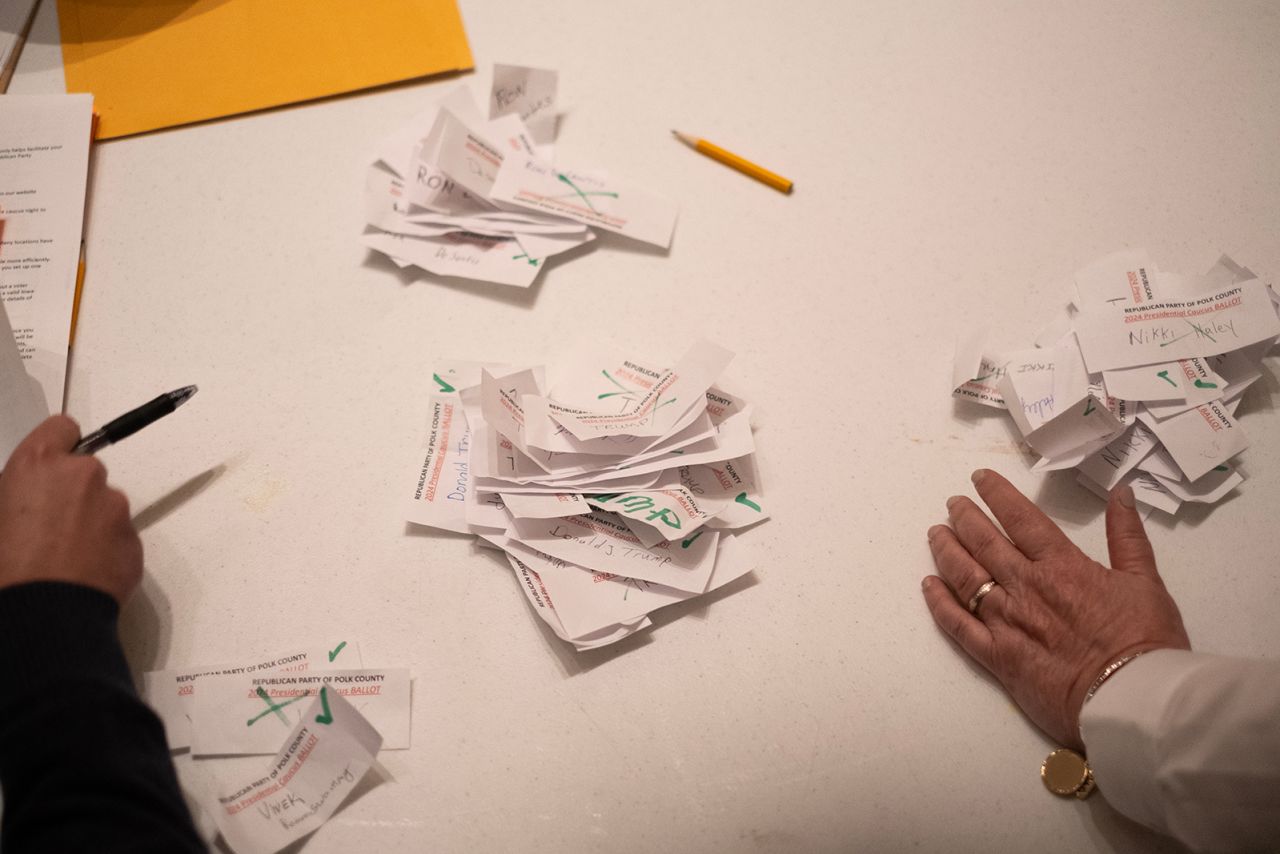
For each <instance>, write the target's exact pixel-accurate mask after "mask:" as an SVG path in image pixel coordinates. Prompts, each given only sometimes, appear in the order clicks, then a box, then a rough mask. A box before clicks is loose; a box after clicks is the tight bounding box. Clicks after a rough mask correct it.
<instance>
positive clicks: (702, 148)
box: [671, 130, 793, 193]
mask: <svg viewBox="0 0 1280 854" xmlns="http://www.w3.org/2000/svg"><path fill="white" fill-rule="evenodd" d="M671 133H672V134H673V135H674V136H675V138H676V139H678V140H680V141H681V142H683V143H684V144H685V145H687V146H689V147H690V148H692V149H693V150H694V151H696V152H698V153H699V154H705V155H707V156H708V157H710V158H711V159H712V160H719V161H720V162H721V163H723V164H724V165H725V166H728V167H729V168H730V169H737V170H738V171H739V172H741V173H742V174H744V175H749V176H751V177H752V178H755V179H756V180H757V181H759V182H760V183H762V184H768V185H769V186H770V187H773V189H775V190H777V191H778V192H780V193H790V192H791V187H792V186H793V185H792V183H791V182H790V181H789V180H787V179H786V178H783V177H782V176H781V175H779V174H777V173H776V172H770V171H769V170H768V169H765V168H764V167H763V166H757V165H756V164H754V163H752V162H751V161H750V160H747V159H746V158H743V157H739V156H738V155H736V154H734V153H733V152H732V151H725V150H724V149H723V148H721V147H720V146H718V145H715V144H714V143H710V142H707V141H706V140H705V139H698V138H697V137H693V136H689V134H687V133H680V131H678V130H673V131H672V132H671Z"/></svg>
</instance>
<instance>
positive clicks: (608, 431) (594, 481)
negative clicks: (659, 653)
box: [406, 341, 768, 650]
mask: <svg viewBox="0 0 1280 854" xmlns="http://www.w3.org/2000/svg"><path fill="white" fill-rule="evenodd" d="M732 357H733V356H732V354H731V353H730V352H729V351H727V350H725V349H723V348H721V347H719V346H717V345H715V344H712V343H710V342H708V341H701V342H699V343H697V344H695V345H694V346H693V347H692V348H690V349H689V351H688V352H687V353H685V354H684V355H683V356H682V357H681V358H680V359H679V361H678V362H676V364H675V365H674V366H673V367H665V366H663V365H662V364H661V363H654V362H652V361H650V360H648V359H644V358H641V357H638V356H635V355H632V354H630V353H625V352H612V351H610V350H607V349H604V348H591V349H587V350H584V351H583V352H579V353H575V354H574V355H572V356H570V357H569V358H566V359H565V360H564V361H563V362H561V363H559V364H557V365H553V366H551V367H549V368H545V369H544V368H533V369H520V370H517V369H514V368H511V367H506V366H501V365H486V364H477V363H449V364H442V365H439V366H438V367H437V372H436V373H435V374H434V376H433V378H434V381H435V383H436V385H437V387H438V392H437V393H434V394H432V396H431V398H430V401H429V410H428V413H429V414H428V420H427V425H426V433H425V435H424V438H423V443H422V447H421V448H419V449H418V450H417V451H416V452H415V454H414V464H413V477H412V493H411V497H410V499H409V502H408V505H407V507H406V512H407V518H408V520H409V521H410V522H413V523H416V524H420V525H427V526H430V527H433V528H441V529H443V530H446V531H457V532H462V533H474V534H477V535H478V536H479V537H480V540H481V542H482V543H483V544H485V545H488V546H491V547H494V548H498V549H501V550H502V551H503V552H505V554H506V558H507V561H508V562H509V563H510V566H511V569H512V571H513V572H514V573H515V576H516V579H517V582H518V584H519V586H520V589H521V590H523V591H524V594H525V596H526V597H527V598H528V600H529V603H530V605H531V606H532V607H533V610H534V612H535V613H537V614H538V616H539V617H541V618H542V619H543V620H544V621H545V622H546V623H547V625H548V626H549V627H550V628H551V630H552V631H553V632H554V633H555V634H556V635H557V636H558V637H560V638H561V639H563V640H565V641H568V642H570V643H572V644H573V645H574V647H576V648H577V649H579V650H584V649H591V648H594V647H599V646H604V645H605V644H609V643H613V642H615V641H618V640H620V639H622V638H624V637H626V636H628V635H630V634H633V633H634V632H637V631H639V630H641V629H644V628H645V627H647V626H649V625H650V620H649V617H648V615H649V614H650V613H651V612H653V611H655V610H657V609H658V608H662V607H663V606H666V605H670V604H673V603H676V602H682V601H685V600H687V599H691V598H693V597H695V596H698V595H700V594H703V593H706V592H708V591H710V590H714V589H715V588H717V587H722V586H723V585H725V584H728V583H729V582H731V581H733V580H734V579H736V578H739V577H740V576H742V575H745V574H746V573H747V572H749V571H751V569H752V568H753V563H752V560H751V558H750V556H749V555H748V554H747V552H746V550H745V548H744V547H743V545H742V544H741V543H740V542H739V540H738V538H737V537H736V536H735V535H734V533H733V531H734V530H736V529H739V528H743V527H746V526H749V525H753V524H755V523H757V522H760V521H763V520H764V519H766V518H768V514H767V513H766V511H765V509H764V503H763V500H762V499H761V489H760V478H759V475H758V473H757V469H756V464H755V456H754V450H755V443H754V441H753V439H752V434H751V423H750V418H751V407H750V406H749V405H748V404H747V403H746V402H745V401H743V400H741V399H740V398H738V397H735V396H734V395H732V394H730V393H729V392H726V391H724V390H722V389H721V388H719V387H717V386H716V385H715V383H716V380H717V378H718V377H719V376H720V374H721V372H722V371H723V370H724V368H725V367H726V366H727V365H728V364H729V361H730V359H732Z"/></svg>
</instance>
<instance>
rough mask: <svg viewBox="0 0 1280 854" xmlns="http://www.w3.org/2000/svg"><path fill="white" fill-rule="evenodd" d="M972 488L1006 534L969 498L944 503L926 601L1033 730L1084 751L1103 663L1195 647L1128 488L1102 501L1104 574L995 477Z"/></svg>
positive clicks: (934, 531)
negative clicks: (1087, 714) (1092, 693)
mask: <svg viewBox="0 0 1280 854" xmlns="http://www.w3.org/2000/svg"><path fill="white" fill-rule="evenodd" d="M973 483H974V486H976V487H977V490H978V494H979V495H980V496H981V497H982V500H983V501H984V502H986V504H987V506H988V507H989V508H991V512H992V513H993V514H995V517H996V519H997V520H999V522H1000V525H1001V526H1002V527H1003V528H1004V530H1005V532H1006V533H1007V534H1008V537H1005V536H1004V534H1001V533H1000V531H999V529H997V528H996V526H995V525H994V524H992V522H991V520H990V519H989V518H988V517H987V514H986V513H983V512H982V510H981V509H979V507H978V505H976V504H974V503H973V501H971V500H969V499H968V498H963V497H953V498H949V499H947V510H948V514H949V516H950V521H951V526H950V527H948V526H946V525H935V526H933V527H932V528H930V529H929V548H930V550H931V551H932V552H933V561H934V563H935V564H936V565H937V568H938V572H939V573H940V574H941V576H942V578H941V579H939V578H937V577H935V576H926V577H925V579H924V582H923V587H924V598H925V602H926V603H927V604H928V606H929V612H930V613H931V614H933V619H934V621H935V622H937V624H938V626H939V627H941V628H942V630H943V631H945V632H946V633H947V634H948V635H950V636H951V638H952V639H953V640H955V642H956V643H958V644H959V645H960V647H961V648H962V649H964V651H965V652H967V653H968V654H969V655H970V656H972V657H973V658H974V659H975V660H976V661H977V662H978V663H979V664H981V665H982V666H983V667H985V668H987V669H988V670H990V671H991V672H992V674H994V675H995V677H996V678H997V679H999V680H1000V684H1002V685H1004V687H1005V690H1007V691H1008V692H1009V693H1010V695H1012V696H1013V699H1014V701H1015V702H1017V704H1018V705H1019V706H1021V707H1022V710H1023V711H1024V712H1026V713H1027V716H1028V717H1030V718H1031V720H1032V721H1033V722H1034V723H1035V724H1036V725H1037V726H1039V727H1040V728H1041V729H1043V730H1044V731H1045V732H1046V733H1048V734H1049V735H1050V736H1052V737H1053V738H1054V739H1056V740H1057V741H1058V742H1059V743H1060V744H1064V745H1067V746H1070V747H1075V748H1077V749H1079V748H1080V747H1081V743H1080V726H1079V720H1080V708H1081V706H1082V705H1083V704H1084V698H1085V694H1086V693H1087V692H1088V690H1089V687H1090V686H1091V685H1092V684H1093V682H1094V680H1096V679H1097V678H1098V676H1099V674H1101V672H1102V671H1103V669H1104V668H1106V666H1107V665H1108V664H1110V663H1112V662H1114V661H1117V660H1119V659H1121V658H1123V657H1125V656H1127V655H1132V654H1133V653H1135V652H1145V651H1148V650H1153V649H1166V648H1168V649H1190V648H1191V642H1190V641H1189V640H1188V639H1187V631H1186V629H1184V628H1183V626H1182V616H1181V615H1180V614H1179V613H1178V606H1177V605H1176V604H1174V601H1173V598H1172V597H1171V596H1170V595H1169V593H1168V591H1167V590H1165V587H1164V583H1163V582H1162V581H1161V580H1160V575H1159V573H1158V572H1157V571H1156V560H1155V555H1154V554H1153V552H1152V550H1151V543H1150V541H1149V540H1148V539H1147V534H1146V531H1145V530H1144V529H1143V527H1142V517H1141V516H1139V515H1138V511H1137V510H1136V509H1134V499H1133V490H1132V489H1130V488H1129V487H1127V486H1125V487H1120V488H1118V489H1116V490H1115V491H1113V492H1112V494H1111V500H1110V502H1109V503H1108V504H1107V549H1108V551H1110V553H1111V566H1112V569H1107V568H1106V567H1104V566H1103V565H1102V564H1100V563H1098V562H1097V561H1096V560H1093V559H1092V558H1090V557H1089V556H1087V555H1086V554H1084V552H1082V551H1080V549H1078V548H1076V546H1075V544H1074V543H1072V542H1071V541H1070V540H1069V539H1067V536H1066V534H1064V533H1063V532H1062V530H1061V529H1060V528H1059V527H1058V526H1057V525H1055V524H1054V523H1053V522H1052V521H1051V520H1050V519H1049V517H1048V516H1046V515H1044V513H1042V512H1041V511H1040V509H1039V508H1038V507H1036V506H1035V505H1034V504H1033V503H1031V501H1030V500H1028V499H1027V498H1026V496H1024V495H1023V494H1022V493H1020V492H1019V491H1018V490H1017V489H1016V488H1015V487H1014V486H1013V484H1011V483H1009V481H1007V480H1005V479H1004V478H1003V477H1001V476H1000V475H998V474H996V473H995V472H993V471H988V470H986V469H979V470H978V471H976V472H974V473H973ZM992 579H994V580H995V581H996V583H997V585H998V586H996V587H994V588H992V590H991V591H990V592H989V593H988V594H987V595H986V596H985V597H984V598H983V599H982V600H981V602H980V603H979V605H978V608H977V614H976V616H975V615H974V614H970V613H969V609H968V603H969V600H970V599H971V598H972V597H973V595H974V594H975V593H976V592H977V590H978V588H979V587H981V586H982V585H983V584H984V583H985V582H987V581H990V580H992ZM944 581H945V582H946V583H945V584H944V583H943V582H944Z"/></svg>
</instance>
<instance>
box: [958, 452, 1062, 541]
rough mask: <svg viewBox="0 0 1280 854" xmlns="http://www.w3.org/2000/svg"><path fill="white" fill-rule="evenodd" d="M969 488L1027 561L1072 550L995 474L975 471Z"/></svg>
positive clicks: (1026, 500) (1044, 518) (1043, 517)
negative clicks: (984, 503) (997, 521)
mask: <svg viewBox="0 0 1280 854" xmlns="http://www.w3.org/2000/svg"><path fill="white" fill-rule="evenodd" d="M973 485H974V486H975V487H976V488H977V490H978V495H980V496H982V500H983V501H984V502H986V505H987V506H988V507H990V508H991V512H992V513H993V514H994V515H995V517H996V519H998V520H999V522H1000V525H1001V527H1003V528H1004V530H1005V533H1007V534H1008V535H1009V539H1011V540H1013V544H1014V545H1015V546H1017V547H1018V549H1019V550H1020V551H1021V552H1022V553H1023V554H1024V555H1026V556H1027V557H1029V558H1031V559H1032V560H1042V559H1043V558H1045V557H1048V556H1050V555H1052V554H1053V553H1054V552H1061V551H1063V550H1064V549H1074V548H1075V546H1073V545H1072V543H1071V540H1070V539H1068V538H1067V535H1066V534H1064V533H1062V529H1061V528H1059V527H1058V526H1057V525H1056V524H1054V522H1053V520H1052V519H1050V518H1049V517H1048V516H1046V515H1044V512H1043V511H1041V509H1040V508H1039V507H1037V506H1036V505H1035V504H1034V503H1033V502H1032V501H1031V499H1029V498H1027V497H1026V496H1025V495H1023V494H1022V493H1021V492H1019V491H1018V488H1017V487H1016V486H1014V485H1013V484H1012V483H1010V482H1009V481H1007V480H1005V479H1004V478H1003V477H1001V476H1000V475H999V474H997V473H996V472H993V471H991V470H990V469H978V470H977V471H975V472H974V473H973Z"/></svg>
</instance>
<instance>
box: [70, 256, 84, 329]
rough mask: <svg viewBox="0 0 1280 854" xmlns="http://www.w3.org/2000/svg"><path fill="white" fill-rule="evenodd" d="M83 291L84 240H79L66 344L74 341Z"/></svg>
mask: <svg viewBox="0 0 1280 854" xmlns="http://www.w3.org/2000/svg"><path fill="white" fill-rule="evenodd" d="M82 293H84V241H83V240H81V241H80V262H79V263H78V264H76V295H75V297H74V298H73V300H72V303H71V338H70V340H69V341H68V342H67V346H71V345H73V344H75V343H76V322H77V321H79V320H80V295H81V294H82Z"/></svg>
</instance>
